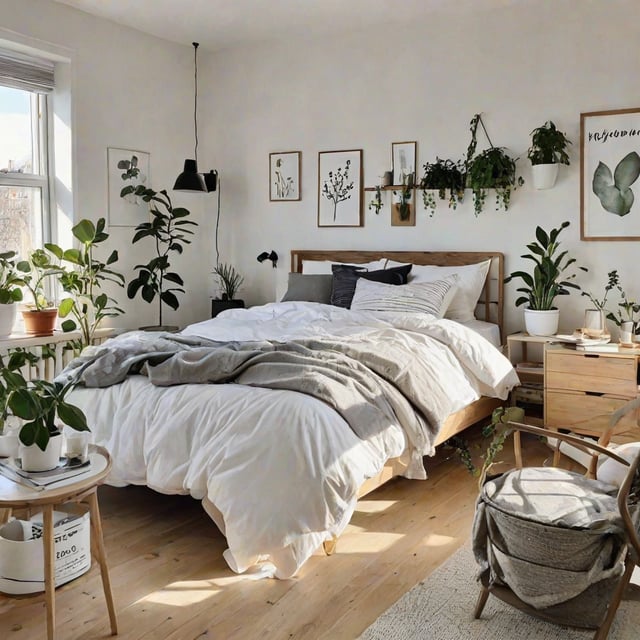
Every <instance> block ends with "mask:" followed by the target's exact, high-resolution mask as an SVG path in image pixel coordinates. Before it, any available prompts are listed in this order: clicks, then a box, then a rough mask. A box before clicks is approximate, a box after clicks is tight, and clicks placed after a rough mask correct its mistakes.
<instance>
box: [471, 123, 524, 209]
mask: <svg viewBox="0 0 640 640" xmlns="http://www.w3.org/2000/svg"><path fill="white" fill-rule="evenodd" d="M478 124H480V126H481V127H482V130H483V131H484V134H485V136H486V137H487V140H488V141H489V145H490V146H489V148H488V149H485V150H484V151H482V152H481V153H479V154H478V155H475V152H476V147H477V144H478V141H477V135H476V134H477V130H478ZM469 130H470V131H471V142H470V143H469V146H468V148H467V158H466V161H465V168H466V175H467V186H468V187H469V188H470V189H471V190H472V192H473V209H474V213H475V215H476V216H478V215H480V213H482V210H483V208H484V205H485V202H486V198H487V190H488V189H495V191H496V211H497V210H499V209H501V208H502V209H504V210H505V211H507V210H508V209H509V205H510V204H511V192H512V191H515V189H516V188H517V187H521V186H522V185H523V184H524V180H523V178H522V176H518V177H517V178H516V160H514V159H513V158H511V157H510V156H509V155H508V154H507V151H506V149H505V147H494V146H493V143H492V142H491V138H489V134H488V133H487V130H486V128H485V126H484V122H482V116H481V114H479V113H476V114H475V115H474V116H473V118H472V119H471V122H470V127H469Z"/></svg>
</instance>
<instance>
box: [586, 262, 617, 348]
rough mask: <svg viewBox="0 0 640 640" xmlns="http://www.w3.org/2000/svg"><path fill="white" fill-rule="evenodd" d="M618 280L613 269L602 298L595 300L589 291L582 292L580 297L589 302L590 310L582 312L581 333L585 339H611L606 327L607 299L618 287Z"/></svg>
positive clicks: (609, 274)
mask: <svg viewBox="0 0 640 640" xmlns="http://www.w3.org/2000/svg"><path fill="white" fill-rule="evenodd" d="M619 282H620V278H619V276H618V272H617V271H616V270H615V269H614V270H613V271H609V273H608V274H607V284H606V285H605V287H604V295H603V296H602V298H597V297H596V296H595V295H594V294H593V293H591V292H589V291H583V292H582V295H583V296H586V297H587V298H589V300H591V304H592V305H593V307H592V308H589V309H585V312H584V325H583V327H582V333H583V334H584V335H585V336H586V337H587V338H592V339H597V338H600V339H602V340H607V339H611V333H610V332H609V329H608V327H607V308H606V307H607V298H608V297H609V292H610V291H611V290H612V289H614V288H617V287H619Z"/></svg>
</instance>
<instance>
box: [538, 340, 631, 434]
mask: <svg viewBox="0 0 640 640" xmlns="http://www.w3.org/2000/svg"><path fill="white" fill-rule="evenodd" d="M639 359H640V355H638V354H637V353H624V352H623V351H621V352H619V353H614V352H612V353H607V352H602V353H595V352H588V351H580V350H576V349H571V348H568V347H563V346H562V345H547V346H546V347H545V353H544V424H545V426H546V427H548V428H567V429H571V430H572V431H575V432H576V433H579V434H582V435H590V436H595V437H597V438H600V437H601V435H602V433H603V431H604V429H605V428H606V427H607V425H608V423H609V419H610V417H611V414H612V413H613V412H614V411H615V410H616V409H619V408H620V407H621V406H622V405H624V404H625V403H626V402H628V401H629V400H633V399H634V398H636V397H637V396H638V361H639ZM637 426H638V411H637V410H636V411H633V412H630V413H629V414H627V415H626V416H624V417H623V418H622V419H621V420H620V422H619V423H618V425H617V426H616V428H615V430H614V433H615V434H617V433H621V432H625V431H629V430H630V429H634V430H635V429H636V428H637ZM636 436H637V434H636ZM636 439H637V437H636ZM601 444H604V445H605V446H606V444H608V443H601Z"/></svg>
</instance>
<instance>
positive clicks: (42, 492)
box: [0, 445, 118, 640]
mask: <svg viewBox="0 0 640 640" xmlns="http://www.w3.org/2000/svg"><path fill="white" fill-rule="evenodd" d="M89 455H90V459H91V466H90V468H89V470H88V471H87V472H86V474H82V475H81V476H76V477H74V478H72V479H69V480H68V481H65V482H64V486H58V487H49V488H44V489H42V488H39V489H36V488H31V487H28V486H26V485H25V484H18V483H17V482H15V481H13V480H10V479H9V478H8V477H5V476H3V475H1V474H0V524H1V523H3V522H6V521H7V520H8V518H9V517H10V516H11V511H12V510H13V509H30V510H32V509H33V508H34V507H37V508H39V509H42V522H43V533H42V544H43V550H44V585H45V602H46V611H47V639H48V640H54V638H55V623H56V617H55V583H54V575H55V559H54V558H55V553H54V538H53V511H54V508H55V507H56V506H58V505H61V504H68V503H72V502H75V503H84V504H86V505H87V506H88V507H89V518H90V523H91V551H92V555H94V557H95V559H96V560H97V561H98V564H99V565H100V573H101V576H102V587H103V590H104V597H105V600H106V602H107V609H108V611H109V622H110V624H111V634H112V635H116V634H117V633H118V627H117V621H116V612H115V608H114V606H113V596H112V594H111V581H110V579H109V567H108V565H107V557H106V554H105V550H104V540H103V537H102V520H101V519H100V509H99V508H98V496H97V493H96V492H97V489H98V486H99V485H101V484H102V483H103V482H104V479H105V478H106V477H107V475H108V473H109V471H110V469H111V456H110V455H109V452H108V451H107V450H106V449H104V448H103V447H98V446H94V445H91V446H90V448H89ZM60 484H62V482H61V483H60Z"/></svg>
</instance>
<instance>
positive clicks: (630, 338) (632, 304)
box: [607, 282, 640, 347]
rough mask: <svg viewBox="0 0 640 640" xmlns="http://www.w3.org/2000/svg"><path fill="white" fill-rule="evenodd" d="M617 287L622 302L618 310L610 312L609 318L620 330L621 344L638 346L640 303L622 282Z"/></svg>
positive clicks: (619, 303)
mask: <svg viewBox="0 0 640 640" xmlns="http://www.w3.org/2000/svg"><path fill="white" fill-rule="evenodd" d="M616 288H617V289H618V291H619V293H620V302H618V308H617V309H616V312H615V313H613V312H609V313H608V314H607V318H608V319H609V320H611V321H612V322H614V323H615V324H616V326H617V327H618V329H619V330H620V344H621V345H622V346H624V347H635V346H637V338H636V336H637V335H638V334H639V333H640V321H639V317H638V315H637V314H638V313H639V312H640V303H638V302H636V301H635V300H633V299H630V298H629V297H628V296H627V293H626V291H625V290H624V289H623V288H622V285H621V284H620V282H617V283H616Z"/></svg>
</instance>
